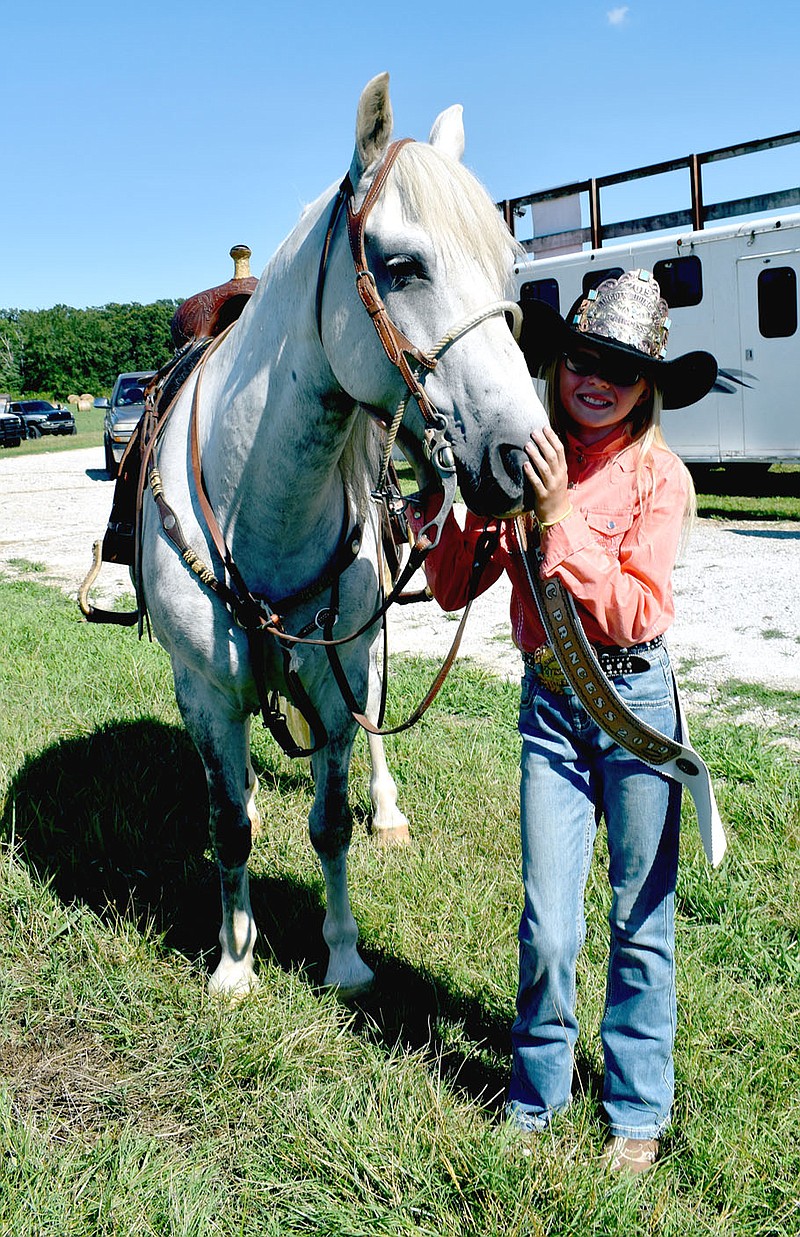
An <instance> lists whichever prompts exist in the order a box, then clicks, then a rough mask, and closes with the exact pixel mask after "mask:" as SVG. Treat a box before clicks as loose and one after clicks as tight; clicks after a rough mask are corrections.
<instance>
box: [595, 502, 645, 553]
mask: <svg viewBox="0 0 800 1237" xmlns="http://www.w3.org/2000/svg"><path fill="white" fill-rule="evenodd" d="M586 523H587V524H588V525H589V528H590V529H591V533H592V536H593V537H594V539H595V541H596V542H597V543H598V544H599V545H601V546H603V548H604V549H605V550H608V552H609V553H610V554H613V555H614V556H615V557H619V548H620V546H621V545H622V539H623V537H624V536H625V534H626V533H627V532H628V531H629V530H630V528H631V526H632V524H633V512H632V511H587V512H586Z"/></svg>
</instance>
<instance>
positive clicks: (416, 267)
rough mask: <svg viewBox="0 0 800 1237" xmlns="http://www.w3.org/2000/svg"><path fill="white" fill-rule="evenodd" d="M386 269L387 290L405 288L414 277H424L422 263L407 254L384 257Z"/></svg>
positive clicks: (392, 290) (394, 290)
mask: <svg viewBox="0 0 800 1237" xmlns="http://www.w3.org/2000/svg"><path fill="white" fill-rule="evenodd" d="M386 269H387V271H388V272H389V290H390V291H391V292H397V291H399V290H400V289H401V288H405V287H407V286H408V284H410V283H411V282H412V281H413V280H415V279H422V278H424V274H425V272H424V269H423V266H422V263H421V262H420V261H419V260H418V259H417V258H412V257H410V256H409V255H408V254H405V253H403V254H397V255H395V256H394V257H391V258H387V259H386Z"/></svg>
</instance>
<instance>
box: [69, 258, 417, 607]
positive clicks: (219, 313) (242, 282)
mask: <svg viewBox="0 0 800 1237" xmlns="http://www.w3.org/2000/svg"><path fill="white" fill-rule="evenodd" d="M250 255H251V250H250V249H249V248H248V246H247V245H234V246H233V248H232V249H231V250H230V256H231V257H232V258H233V261H234V273H233V278H232V279H229V280H228V281H227V283H222V284H218V285H217V286H216V287H213V288H206V289H205V290H204V291H202V292H197V293H195V295H194V296H190V297H189V298H188V299H187V300H185V301H184V302H183V304H182V305H180V306H179V308H178V309H177V310H176V311H175V314H174V316H173V318H172V321H171V323H170V335H171V338H172V343H173V345H174V348H175V352H174V354H173V356H172V357H171V358H170V360H169V361H168V362H167V363H166V364H165V365H164V366H162V368H161V369H160V370H159V371H158V373H157V374H156V375H155V377H154V378H152V379H151V380H150V382H149V384H148V386H147V388H146V390H145V407H144V413H143V414H142V417H141V419H140V421H139V423H138V425H137V426H136V429H135V430H134V432H133V434H132V435H131V437H130V441H129V442H128V445H127V447H126V448H125V452H124V454H123V456H122V460H121V461H120V466H119V471H118V473H117V480H116V484H115V486H114V497H113V500H112V505H111V514H110V516H109V520H108V524H107V526H106V530H105V533H104V535H103V539H102V542H96V543H95V547H94V562H93V565H92V568H91V569H90V571H89V573H88V575H87V576H86V579H85V580H84V581H83V584H82V585H81V587H80V589H79V605H80V608H81V610H82V612H83V614H84V616H85V617H86V618H87V619H88V621H89V622H94V623H115V624H118V625H124V626H130V625H132V624H133V623H135V622H137V621H138V622H139V623H140V625H141V622H142V618H143V614H144V599H143V597H142V594H141V587H140V582H139V581H138V580H137V582H136V593H137V601H138V609H137V610H135V611H132V612H130V613H120V612H117V611H109V610H102V609H99V608H98V607H96V606H94V605H92V604H91V602H90V601H89V589H90V587H91V585H92V584H93V583H94V581H95V580H96V579H97V576H98V574H99V572H100V567H101V564H102V563H104V562H105V563H117V564H119V565H121V566H123V567H131V568H134V569H137V568H138V554H137V539H138V535H139V518H140V511H141V506H142V496H143V491H144V488H145V485H146V471H147V463H148V461H149V459H150V457H151V455H152V450H153V446H154V444H155V440H156V437H157V435H158V432H159V430H160V428H161V426H162V425H163V424H164V421H165V420H166V418H167V416H168V415H169V412H170V410H171V409H172V407H173V406H174V403H175V399H176V397H177V395H178V393H179V391H180V389H181V387H182V386H183V384H184V383H185V382H186V380H187V379H188V378H189V376H190V374H191V373H192V372H193V370H194V369H195V368H196V366H197V365H198V364H199V362H200V360H201V358H202V356H203V354H204V353H205V351H206V349H207V348H208V347H209V345H210V344H211V342H212V340H214V339H216V338H217V336H218V335H221V334H222V332H223V331H225V330H226V329H227V328H228V327H229V326H231V325H232V324H233V323H234V322H235V321H236V320H237V319H238V318H239V316H240V315H241V313H242V310H243V309H244V307H245V305H246V304H247V302H248V300H249V299H250V297H251V295H252V293H253V291H254V290H255V287H256V284H257V283H258V280H257V279H256V278H255V276H253V275H251V274H250ZM389 481H390V483H391V486H392V493H393V496H394V498H395V500H396V501H395V503H394V504H393V505H392V507H391V508H389V507H387V508H385V509H384V512H383V517H382V535H381V541H382V547H383V554H384V562H385V564H386V568H387V571H388V574H389V577H390V579H391V580H393V581H394V580H396V579H397V578H398V576H399V574H400V569H401V555H400V547H401V546H403V545H405V544H406V543H407V540H408V525H407V523H406V519H405V515H404V512H403V507H404V504H403V502H402V498H401V495H400V487H399V482H398V479H397V474H396V471H395V469H394V466H393V465H390V468H389ZM428 596H429V594H423V593H408V594H402V595H401V596H400V597H399V598H398V600H399V601H401V602H406V601H416V600H420V599H425V600H427V598H428Z"/></svg>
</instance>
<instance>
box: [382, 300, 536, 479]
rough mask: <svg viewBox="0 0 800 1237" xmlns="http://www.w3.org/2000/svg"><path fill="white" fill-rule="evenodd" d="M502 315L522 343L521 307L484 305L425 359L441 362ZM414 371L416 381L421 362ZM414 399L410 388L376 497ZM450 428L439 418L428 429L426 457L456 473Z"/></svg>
mask: <svg viewBox="0 0 800 1237" xmlns="http://www.w3.org/2000/svg"><path fill="white" fill-rule="evenodd" d="M498 314H509V315H510V317H511V320H512V327H511V330H512V333H513V335H514V338H515V339H516V340H518V339H519V337H520V332H521V330H522V310H521V309H520V307H519V305H517V304H516V303H515V302H514V301H493V302H492V303H491V304H489V305H484V307H483V308H482V309H477V310H475V311H474V312H473V313H471V314H468V315H467V316H466V317H465V318H462V320H461V322H459V323H457V325H456V326H454V327H451V329H450V330H449V331H448V332H447V334H446V335H443V336H442V338H441V339H440V340H439V342H438V344H436V345H435V347H434V348H432V349H431V351H430V352H428V353H426V354H425V355H426V356H427V357H428V358H429V359H430V360H431V361H438V359H439V357H440V356H442V354H443V353H445V352H446V351H447V349H448V348H449V347H450V345H451V344H454V343H455V342H456V340H457V339H460V338H461V337H462V335H466V334H467V332H468V331H471V330H472V329H473V327H476V326H480V324H481V322H485V321H486V320H487V319H488V318H494V317H496V316H497V315H498ZM411 368H412V372H413V373H414V375H415V377H417V378H418V377H419V375H420V372H421V371H422V369H423V365H422V363H421V362H419V361H417V362H415V364H414V365H413V366H412V367H411ZM412 396H414V398H416V392H415V391H412V390H411V389H410V388H409V389H408V390H407V391H406V392H405V394H404V395H403V396H402V398H401V400H400V402H399V404H398V405H397V408H396V410H395V413H394V416H393V417H392V421H391V424H390V426H389V429H388V431H387V433H386V439H385V442H384V444H383V455H382V458H381V469H380V474H379V476H378V484H377V485H376V487H375V492H376V493H382V492H383V490H384V487H385V484H386V477H387V474H388V472H389V463H390V461H391V458H392V451H393V450H394V444H395V440H396V439H397V434H398V431H399V429H400V426H401V424H402V421H403V417H404V416H405V411H406V408H407V407H408V401H409V400H410V399H411V398H412ZM446 428H447V423H446V421H445V419H444V417H442V416H441V414H439V417H438V421H437V423H436V425H432V426H428V428H426V430H425V448H426V454H427V455H428V458H429V459H430V460H431V463H432V464H433V466H434V467H435V468H436V469H437V471H439V472H441V471H442V469H444V470H445V471H446V472H454V471H455V464H454V461H453V452H452V448H451V447H450V444H449V443H448V442H447V439H446V438H445V437H444V431H445V429H446Z"/></svg>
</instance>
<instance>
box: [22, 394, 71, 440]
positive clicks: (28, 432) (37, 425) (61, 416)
mask: <svg viewBox="0 0 800 1237" xmlns="http://www.w3.org/2000/svg"><path fill="white" fill-rule="evenodd" d="M10 411H11V412H13V413H15V414H16V415H17V416H18V417H19V418H20V420H21V421H22V423H23V425H24V426H25V437H26V438H41V436H42V434H74V433H76V432H77V427H76V425H75V418H74V417H73V415H72V413H71V412H70V410H69V409H68V408H62V407H61V405H60V404H59V405H56V404H51V403H50V401H49V400H48V399H17V400H12V401H11V405H10Z"/></svg>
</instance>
